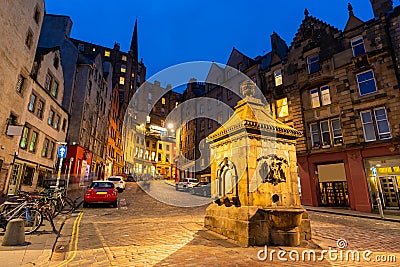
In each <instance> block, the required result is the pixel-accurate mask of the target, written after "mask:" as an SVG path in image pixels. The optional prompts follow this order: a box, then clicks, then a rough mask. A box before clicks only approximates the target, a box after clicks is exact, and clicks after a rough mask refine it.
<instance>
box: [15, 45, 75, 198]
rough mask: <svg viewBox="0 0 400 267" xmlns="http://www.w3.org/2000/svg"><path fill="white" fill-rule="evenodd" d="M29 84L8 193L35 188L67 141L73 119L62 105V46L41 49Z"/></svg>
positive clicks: (52, 171) (46, 174)
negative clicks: (61, 146) (58, 148)
mask: <svg viewBox="0 0 400 267" xmlns="http://www.w3.org/2000/svg"><path fill="white" fill-rule="evenodd" d="M27 85H28V86H27V87H26V90H25V93H26V95H27V97H26V98H24V101H23V102H24V109H23V112H22V114H21V122H22V123H23V126H24V127H23V130H22V134H21V137H20V141H19V149H18V156H16V158H15V160H14V166H13V171H12V175H11V177H10V181H9V185H8V186H9V187H8V194H15V193H16V192H18V190H20V189H21V190H23V191H32V190H34V189H36V187H37V186H42V185H43V182H44V179H45V178H48V177H50V176H51V174H52V173H54V172H55V167H56V163H57V157H56V153H55V152H56V149H57V146H58V144H59V143H60V142H65V139H66V135H67V131H68V121H69V114H68V112H67V111H66V109H64V108H63V107H62V105H61V103H62V98H63V94H64V78H63V70H62V66H61V64H60V50H59V48H58V47H55V48H52V49H47V48H46V49H42V48H40V47H39V48H38V49H37V53H36V57H35V62H34V65H33V69H32V72H31V75H30V77H29V78H28V79H27Z"/></svg>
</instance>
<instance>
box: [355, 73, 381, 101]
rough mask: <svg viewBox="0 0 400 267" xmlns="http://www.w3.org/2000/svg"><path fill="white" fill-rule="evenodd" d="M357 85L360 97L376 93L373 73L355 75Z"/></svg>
mask: <svg viewBox="0 0 400 267" xmlns="http://www.w3.org/2000/svg"><path fill="white" fill-rule="evenodd" d="M357 83H358V88H359V89H360V95H361V96H363V95H367V94H371V93H374V92H376V91H377V88H376V84H375V78H374V72H373V71H372V70H369V71H366V72H363V73H360V74H357Z"/></svg>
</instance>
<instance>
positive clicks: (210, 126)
mask: <svg viewBox="0 0 400 267" xmlns="http://www.w3.org/2000/svg"><path fill="white" fill-rule="evenodd" d="M212 124H213V122H212V120H211V119H208V128H209V129H210V128H212Z"/></svg>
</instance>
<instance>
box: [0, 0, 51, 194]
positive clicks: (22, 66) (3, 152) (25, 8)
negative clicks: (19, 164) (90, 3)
mask: <svg viewBox="0 0 400 267" xmlns="http://www.w3.org/2000/svg"><path fill="white" fill-rule="evenodd" d="M0 6H1V7H0V10H1V11H0V23H1V25H2V27H1V29H0V34H1V36H2V38H1V40H0V58H1V63H0V86H1V92H2V96H3V97H2V98H1V99H0V106H1V107H2V108H1V109H0V118H1V119H0V132H1V134H0V194H4V193H6V192H7V188H8V178H9V177H10V174H11V168H12V164H13V159H14V155H16V153H18V144H19V141H20V136H18V135H14V134H15V133H14V134H13V135H7V131H8V129H9V126H10V125H11V126H15V125H19V126H21V125H23V124H24V123H25V121H24V120H22V118H21V115H22V114H23V113H24V112H25V110H26V105H25V104H26V101H27V99H28V98H29V96H30V89H31V88H30V86H31V82H28V80H29V76H30V73H31V70H32V66H33V62H34V58H35V53H36V47H37V43H38V39H39V34H40V29H41V26H42V22H43V16H44V13H45V7H44V1H43V0H37V1H29V2H28V3H27V2H26V1H3V2H2V3H1V4H0ZM9 134H11V133H9Z"/></svg>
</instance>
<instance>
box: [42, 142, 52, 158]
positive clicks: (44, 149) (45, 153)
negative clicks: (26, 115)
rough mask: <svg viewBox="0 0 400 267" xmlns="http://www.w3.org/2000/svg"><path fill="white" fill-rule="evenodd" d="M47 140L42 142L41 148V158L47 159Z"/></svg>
mask: <svg viewBox="0 0 400 267" xmlns="http://www.w3.org/2000/svg"><path fill="white" fill-rule="evenodd" d="M49 142H50V141H49V139H47V138H45V139H44V142H43V148H42V153H41V154H42V157H47V149H48V147H49Z"/></svg>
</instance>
